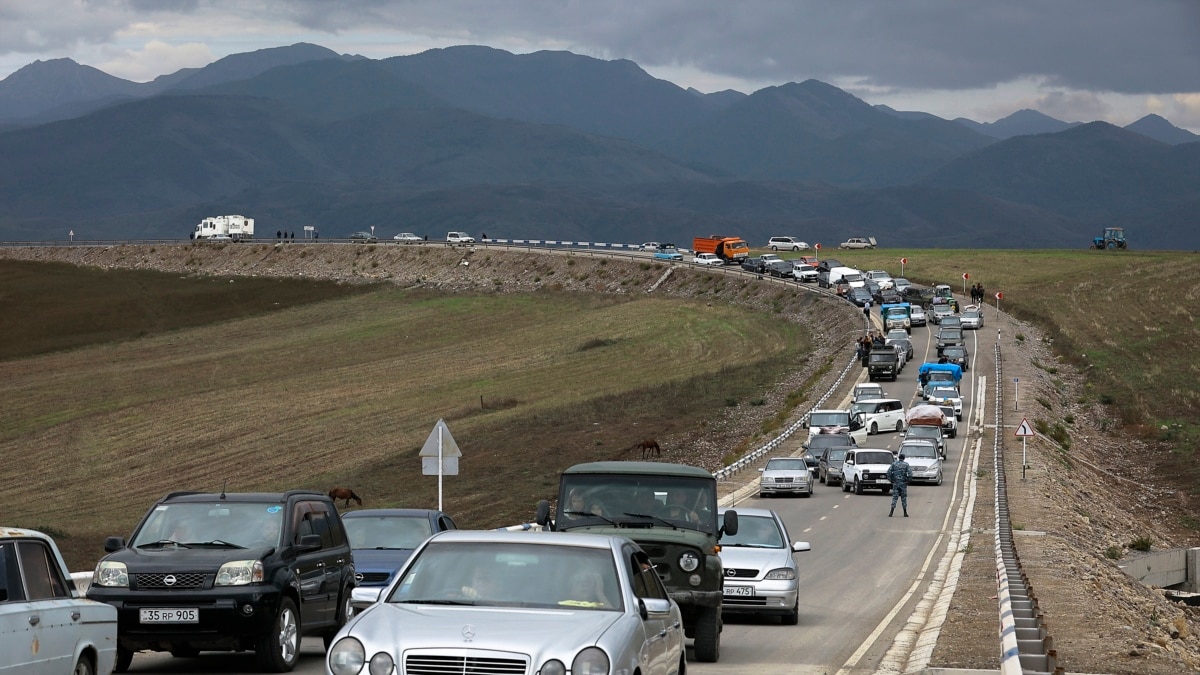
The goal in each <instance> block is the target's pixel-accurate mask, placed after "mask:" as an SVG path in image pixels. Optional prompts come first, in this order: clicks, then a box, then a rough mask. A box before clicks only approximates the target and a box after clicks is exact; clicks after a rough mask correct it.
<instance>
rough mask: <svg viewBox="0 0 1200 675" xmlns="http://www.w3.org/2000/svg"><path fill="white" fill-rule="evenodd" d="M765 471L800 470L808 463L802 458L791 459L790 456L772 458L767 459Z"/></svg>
mask: <svg viewBox="0 0 1200 675" xmlns="http://www.w3.org/2000/svg"><path fill="white" fill-rule="evenodd" d="M765 468H766V470H767V471H801V470H803V469H807V468H808V464H806V463H805V462H804V460H803V459H792V458H790V457H787V458H780V459H772V460H768V461H767V466H766V467H765Z"/></svg>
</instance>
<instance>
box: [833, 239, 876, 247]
mask: <svg viewBox="0 0 1200 675" xmlns="http://www.w3.org/2000/svg"><path fill="white" fill-rule="evenodd" d="M875 246H876V243H875V237H850V238H849V239H847V240H846V241H843V242H842V243H840V244H838V248H875Z"/></svg>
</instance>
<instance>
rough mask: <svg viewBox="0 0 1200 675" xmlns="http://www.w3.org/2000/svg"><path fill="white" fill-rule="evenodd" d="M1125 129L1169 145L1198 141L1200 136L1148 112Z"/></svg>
mask: <svg viewBox="0 0 1200 675" xmlns="http://www.w3.org/2000/svg"><path fill="white" fill-rule="evenodd" d="M1125 128H1126V129H1127V130H1129V131H1132V132H1134V133H1138V134H1141V135H1143V136H1146V137H1148V138H1153V139H1154V140H1156V141H1161V142H1163V143H1167V144H1169V145H1180V144H1182V143H1195V142H1197V141H1200V136H1198V135H1196V134H1193V133H1192V132H1190V131H1188V130H1187V129H1180V128H1179V127H1177V126H1175V125H1174V124H1171V123H1170V122H1169V121H1167V120H1166V119H1165V118H1163V117H1161V116H1159V115H1155V114H1154V113H1150V114H1149V115H1146V116H1145V117H1143V118H1141V119H1140V120H1138V121H1136V122H1134V123H1133V124H1130V125H1128V126H1126V127H1125Z"/></svg>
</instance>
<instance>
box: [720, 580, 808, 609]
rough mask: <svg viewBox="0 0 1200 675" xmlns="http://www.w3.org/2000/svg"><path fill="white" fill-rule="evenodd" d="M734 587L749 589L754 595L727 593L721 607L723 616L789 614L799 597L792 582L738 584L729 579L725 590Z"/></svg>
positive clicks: (794, 583)
mask: <svg viewBox="0 0 1200 675" xmlns="http://www.w3.org/2000/svg"><path fill="white" fill-rule="evenodd" d="M736 587H741V588H745V587H748V588H751V589H752V590H753V593H754V595H749V596H747V595H730V594H728V592H727V594H726V595H725V598H724V603H723V604H722V605H721V612H722V613H723V614H768V615H771V614H776V615H777V614H789V613H791V611H792V608H793V607H795V606H796V599H797V597H799V595H800V591H799V589H798V588H797V584H796V582H795V581H794V580H793V581H755V582H748V583H739V582H738V581H736V580H732V579H731V580H729V583H728V584H727V585H726V589H730V588H736Z"/></svg>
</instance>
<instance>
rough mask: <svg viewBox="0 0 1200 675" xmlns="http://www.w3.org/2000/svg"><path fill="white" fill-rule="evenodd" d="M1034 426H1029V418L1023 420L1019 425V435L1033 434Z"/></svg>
mask: <svg viewBox="0 0 1200 675" xmlns="http://www.w3.org/2000/svg"><path fill="white" fill-rule="evenodd" d="M1032 435H1033V428H1032V427H1030V426H1029V420H1026V419H1023V420H1021V425H1020V426H1019V427H1017V436H1032Z"/></svg>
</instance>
